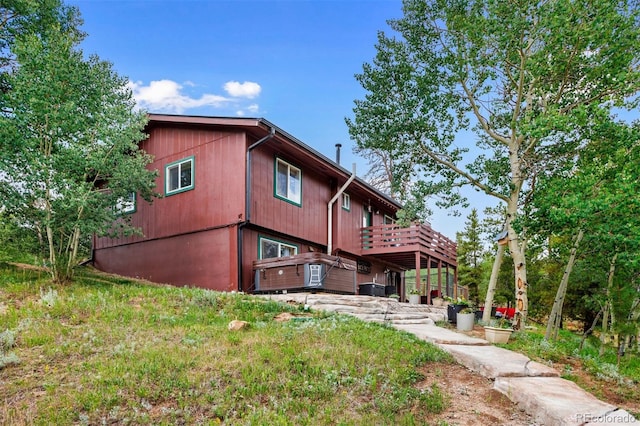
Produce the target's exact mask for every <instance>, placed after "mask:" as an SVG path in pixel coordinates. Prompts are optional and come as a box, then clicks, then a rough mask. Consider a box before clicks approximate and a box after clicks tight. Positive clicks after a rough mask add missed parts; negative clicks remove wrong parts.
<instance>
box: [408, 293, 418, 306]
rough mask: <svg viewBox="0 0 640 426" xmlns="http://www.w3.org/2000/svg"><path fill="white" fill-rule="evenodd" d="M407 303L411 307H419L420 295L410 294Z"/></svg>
mask: <svg viewBox="0 0 640 426" xmlns="http://www.w3.org/2000/svg"><path fill="white" fill-rule="evenodd" d="M409 303H411V304H412V305H419V304H420V295H419V294H410V295H409Z"/></svg>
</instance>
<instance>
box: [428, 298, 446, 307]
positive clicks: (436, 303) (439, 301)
mask: <svg viewBox="0 0 640 426" xmlns="http://www.w3.org/2000/svg"><path fill="white" fill-rule="evenodd" d="M431 303H433V306H442V305H443V304H444V299H443V298H442V297H434V298H433V299H431Z"/></svg>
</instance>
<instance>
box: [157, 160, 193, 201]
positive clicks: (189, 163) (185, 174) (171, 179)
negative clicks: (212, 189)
mask: <svg viewBox="0 0 640 426" xmlns="http://www.w3.org/2000/svg"><path fill="white" fill-rule="evenodd" d="M164 174H165V186H164V193H165V194H166V195H172V194H177V193H179V192H184V191H188V190H190V189H193V188H194V185H195V182H194V181H195V160H194V157H188V158H184V159H182V160H178V161H175V162H173V163H170V164H167V165H166V166H165V168H164Z"/></svg>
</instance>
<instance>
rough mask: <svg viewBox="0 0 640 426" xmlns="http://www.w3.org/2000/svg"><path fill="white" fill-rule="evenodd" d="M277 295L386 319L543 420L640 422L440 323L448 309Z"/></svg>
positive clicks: (542, 368) (552, 373)
mask: <svg viewBox="0 0 640 426" xmlns="http://www.w3.org/2000/svg"><path fill="white" fill-rule="evenodd" d="M263 297H267V298H270V299H273V300H278V301H282V302H289V303H291V302H293V303H298V304H301V305H307V306H308V307H309V308H311V309H317V310H324V311H331V312H338V313H344V314H349V315H354V316H356V317H358V318H360V319H362V320H365V321H375V322H385V323H389V324H390V325H391V326H393V327H395V328H396V329H398V330H402V331H405V332H408V333H412V334H414V335H416V336H417V337H418V338H420V339H422V340H425V341H428V342H431V343H433V344H435V345H437V346H439V347H441V348H442V349H444V350H445V351H447V352H449V353H450V354H451V355H452V356H453V357H454V358H455V359H456V361H458V362H459V363H460V364H462V365H464V366H466V367H467V368H468V369H470V370H471V371H474V372H476V373H478V374H481V375H482V376H484V377H487V378H489V379H492V380H493V382H494V386H493V387H494V389H496V390H498V391H499V392H501V393H503V394H504V395H506V396H507V397H508V398H509V399H510V400H511V401H513V402H514V403H515V404H517V405H518V406H519V407H520V408H522V409H523V410H524V411H525V412H526V413H527V414H529V415H530V416H531V417H532V419H533V420H534V421H536V422H537V423H539V424H541V425H549V426H551V425H553V426H555V425H622V424H624V425H629V424H633V425H640V422H639V421H637V420H636V419H635V418H634V417H633V416H632V415H631V414H630V413H628V412H627V411H625V410H622V409H619V408H618V407H616V406H614V405H611V404H609V403H606V402H603V401H600V400H599V399H597V398H596V397H594V396H593V395H591V394H590V393H588V392H585V391H584V390H582V389H581V388H580V387H578V386H577V385H576V384H575V383H573V382H571V381H569V380H565V379H563V378H561V377H560V374H559V373H558V372H557V371H556V370H554V369H553V368H550V367H548V366H546V365H544V364H540V363H538V362H535V361H532V360H530V359H529V358H528V357H526V356H525V355H522V354H519V353H516V352H513V351H509V350H507V349H503V348H499V347H497V346H493V345H491V344H490V343H489V342H487V341H486V340H484V339H479V338H475V337H470V336H467V335H465V334H463V333H457V332H455V331H452V330H449V329H446V328H443V327H438V326H436V325H435V322H436V321H443V320H446V314H447V312H446V309H444V308H437V307H433V306H430V305H410V304H407V303H398V302H396V301H394V300H393V299H387V298H379V297H370V296H345V295H335V294H324V293H320V294H311V293H290V294H272V295H264V296H263Z"/></svg>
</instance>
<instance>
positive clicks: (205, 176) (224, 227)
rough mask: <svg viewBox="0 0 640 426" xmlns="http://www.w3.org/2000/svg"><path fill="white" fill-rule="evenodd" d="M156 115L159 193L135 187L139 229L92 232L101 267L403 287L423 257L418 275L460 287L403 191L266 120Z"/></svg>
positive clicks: (258, 282)
mask: <svg viewBox="0 0 640 426" xmlns="http://www.w3.org/2000/svg"><path fill="white" fill-rule="evenodd" d="M149 118H150V121H149V125H148V129H147V132H148V134H149V138H148V139H147V140H145V141H144V142H142V145H141V147H142V149H144V150H145V151H146V152H148V153H149V154H151V155H152V156H153V157H154V161H153V163H152V164H151V165H150V166H149V167H150V168H152V169H156V170H158V177H157V180H156V185H157V191H158V192H160V193H161V194H162V195H163V196H162V198H159V199H157V200H155V201H154V202H153V203H152V204H148V203H146V202H144V201H141V202H138V200H137V199H136V197H135V194H132V197H133V198H132V200H133V203H132V204H131V205H129V206H128V208H127V210H128V211H127V212H125V214H127V215H128V216H127V217H128V218H129V219H130V220H131V222H132V224H133V225H134V226H136V227H139V228H140V229H141V231H142V233H143V235H142V236H129V237H122V238H115V239H112V238H105V237H96V238H94V262H95V265H96V266H97V267H98V268H99V269H102V270H105V271H108V272H114V273H119V274H123V275H126V276H132V277H141V278H146V279H149V280H152V281H156V282H163V283H170V284H174V285H192V286H199V287H204V288H209V289H215V290H221V291H234V290H240V291H249V292H252V291H282V290H286V289H291V290H295V289H300V288H304V287H305V285H308V284H309V283H315V285H318V282H320V281H318V280H319V277H327V276H328V275H327V274H328V273H330V274H332V276H333V277H335V278H332V279H331V280H328V281H331V285H327V286H326V290H331V291H338V292H346V293H357V292H358V291H359V289H360V284H363V283H379V284H382V285H387V286H389V287H393V288H395V289H396V290H397V292H398V293H400V294H402V291H403V290H404V288H403V286H404V282H403V280H402V277H403V272H404V271H405V270H407V269H415V267H416V265H420V266H418V275H419V274H420V269H421V268H422V269H426V270H427V271H428V272H427V276H426V279H425V280H421V279H420V278H418V282H419V283H420V282H421V281H427V282H428V285H429V288H433V287H435V286H440V288H444V289H445V291H444V292H447V293H451V292H455V285H454V284H455V279H456V276H455V269H456V262H455V244H453V242H451V241H449V240H447V239H446V238H444V237H443V236H441V235H440V234H437V233H436V232H435V231H433V230H432V229H431V228H430V227H428V225H419V226H418V225H416V228H415V229H414V231H413V233H411V234H410V233H406V232H404V231H402V229H400V228H397V227H395V225H394V219H395V214H396V212H397V210H398V209H399V208H400V207H401V206H400V205H399V204H398V203H397V202H395V201H394V200H392V199H390V198H389V197H387V196H385V195H384V194H382V193H380V192H378V191H376V190H375V189H373V188H372V187H370V186H369V185H367V184H366V183H365V182H363V181H361V180H360V179H358V178H353V177H352V171H349V170H347V169H345V168H343V167H342V166H340V165H339V164H337V163H335V162H333V161H332V160H330V159H328V158H326V157H324V156H323V155H321V154H320V153H318V152H316V151H315V150H313V149H312V148H310V147H308V146H307V145H305V144H303V143H302V142H300V141H299V140H297V139H295V138H294V137H293V136H291V135H289V134H288V133H286V132H284V131H283V130H282V129H279V128H277V127H276V126H274V125H273V124H271V123H269V122H268V121H266V120H263V119H252V118H222V117H197V116H176V115H158V114H152V115H150V117H149ZM345 184H348V185H346V186H345ZM341 190H342V192H341ZM332 201H333V202H332ZM278 262H288V265H285V264H279V263H278ZM265 265H267V266H265ZM305 265H307V266H305ZM310 265H320V266H310ZM322 265H324V266H322ZM305 268H306V277H307V278H305ZM278 271H282V272H280V276H281V279H280V280H279V281H280V283H279V284H274V283H276V281H277V280H274V278H277V276H276V275H270V274H278ZM327 271H329V272H327ZM331 271H332V272H331ZM432 271H433V272H432ZM318 274H320V275H318ZM269 277H271V278H269ZM313 277H315V278H313ZM351 277H352V278H351ZM314 279H315V280H316V281H314ZM321 284H322V283H321ZM274 285H275V287H273V286H274ZM332 285H335V288H334V287H332ZM448 288H450V289H451V291H447V289H448ZM423 291H424V292H425V295H426V292H427V290H426V288H425V289H424V290H423ZM444 292H443V293H444Z"/></svg>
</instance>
